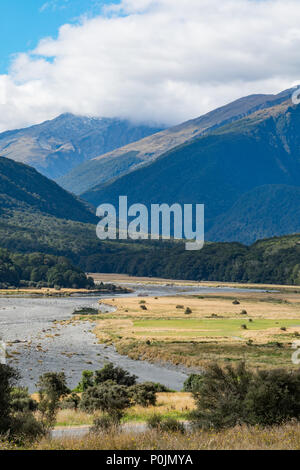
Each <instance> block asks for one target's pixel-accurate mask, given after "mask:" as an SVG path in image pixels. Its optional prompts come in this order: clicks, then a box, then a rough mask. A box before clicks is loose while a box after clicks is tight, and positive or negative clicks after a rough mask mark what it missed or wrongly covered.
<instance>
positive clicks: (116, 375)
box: [94, 363, 137, 387]
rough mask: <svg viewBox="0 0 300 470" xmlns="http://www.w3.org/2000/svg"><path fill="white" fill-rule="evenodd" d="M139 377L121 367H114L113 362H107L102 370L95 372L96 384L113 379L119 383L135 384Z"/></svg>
mask: <svg viewBox="0 0 300 470" xmlns="http://www.w3.org/2000/svg"><path fill="white" fill-rule="evenodd" d="M136 379H137V377H136V376H135V375H130V373H129V372H127V370H124V369H122V368H121V367H118V366H117V367H114V365H113V364H111V363H109V364H106V365H105V366H104V367H103V368H102V369H101V370H97V371H96V372H95V381H94V384H95V385H99V384H101V383H104V382H107V381H108V380H112V381H113V382H115V383H116V384H118V385H127V386H128V387H130V386H131V385H135V383H136Z"/></svg>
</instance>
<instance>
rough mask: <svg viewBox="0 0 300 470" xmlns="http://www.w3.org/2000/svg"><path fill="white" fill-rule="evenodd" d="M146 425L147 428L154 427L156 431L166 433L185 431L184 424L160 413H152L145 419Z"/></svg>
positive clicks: (182, 432)
mask: <svg viewBox="0 0 300 470" xmlns="http://www.w3.org/2000/svg"><path fill="white" fill-rule="evenodd" d="M147 426H148V428H149V429H155V430H157V431H161V432H166V433H175V432H180V433H181V434H184V433H185V427H184V424H183V423H181V422H180V421H178V420H177V419H175V418H163V417H162V416H161V415H158V414H153V415H152V416H150V418H148V420H147Z"/></svg>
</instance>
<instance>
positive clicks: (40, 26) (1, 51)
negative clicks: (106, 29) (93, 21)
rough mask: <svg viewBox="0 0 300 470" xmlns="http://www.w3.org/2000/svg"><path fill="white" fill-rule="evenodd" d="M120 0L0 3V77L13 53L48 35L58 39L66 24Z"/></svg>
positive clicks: (27, 47)
mask: <svg viewBox="0 0 300 470" xmlns="http://www.w3.org/2000/svg"><path fill="white" fill-rule="evenodd" d="M111 3H119V1H118V0H1V1H0V74H1V73H5V72H7V70H8V67H9V63H10V59H11V56H12V54H15V53H18V52H26V51H28V50H30V49H33V48H34V47H35V46H36V45H37V43H38V41H39V40H40V39H42V38H44V37H45V36H53V37H56V36H57V32H58V29H59V27H60V26H61V25H63V24H65V23H74V22H76V21H78V18H79V17H80V15H83V14H87V15H88V16H95V15H97V14H99V12H100V11H101V8H102V7H103V5H105V4H111Z"/></svg>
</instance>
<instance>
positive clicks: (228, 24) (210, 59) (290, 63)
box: [0, 0, 300, 130]
mask: <svg viewBox="0 0 300 470" xmlns="http://www.w3.org/2000/svg"><path fill="white" fill-rule="evenodd" d="M299 16H300V2H299V0H180V1H175V0H123V1H122V2H121V5H120V6H112V7H111V8H106V10H105V13H103V14H102V15H101V16H97V17H95V18H93V19H87V18H83V19H82V22H81V23H80V24H78V25H64V26H62V27H61V28H60V31H59V36H58V38H57V39H51V38H45V39H43V40H42V41H41V42H40V43H39V45H38V46H37V48H36V49H35V50H34V51H31V52H30V53H28V54H20V55H17V56H16V57H15V58H14V60H13V62H12V65H11V69H10V72H9V74H8V75H0V130H5V129H9V128H15V127H19V126H24V125H29V124H32V123H37V122H41V121H42V120H45V119H50V118H53V117H55V116H56V115H58V114H59V113H62V112H73V113H78V114H87V115H93V116H108V117H115V116H118V117H128V118H131V119H132V120H137V121H152V122H153V121H154V122H163V123H166V124H174V123H179V122H182V121H184V120H186V119H190V118H192V117H196V116H199V115H201V114H203V113H204V112H206V111H209V110H210V109H213V108H215V107H217V106H220V105H222V104H225V103H227V102H229V101H231V100H233V99H236V98H238V97H240V96H243V95H247V94H250V93H268V92H278V91H281V90H283V89H284V88H288V87H290V86H292V85H294V84H295V83H298V81H299V73H300V54H299V50H300V47H299V46H300V30H299Z"/></svg>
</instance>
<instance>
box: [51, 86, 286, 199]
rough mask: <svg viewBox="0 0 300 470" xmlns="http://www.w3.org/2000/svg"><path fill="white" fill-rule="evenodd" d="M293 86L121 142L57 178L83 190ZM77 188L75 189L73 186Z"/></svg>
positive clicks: (240, 115)
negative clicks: (132, 140) (133, 140)
mask: <svg viewBox="0 0 300 470" xmlns="http://www.w3.org/2000/svg"><path fill="white" fill-rule="evenodd" d="M290 94H291V92H290V90H287V91H284V92H282V93H279V94H278V95H250V96H247V97H244V98H241V99H238V100H236V101H234V102H233V103H229V104H228V105H226V106H222V107H221V108H218V109H216V110H214V111H211V112H210V113H207V114H205V115H204V116H200V117H198V118H196V119H192V120H190V121H187V122H184V123H182V124H180V125H178V126H174V127H171V128H169V129H166V130H163V131H161V132H158V133H155V134H152V135H150V136H149V137H145V138H144V139H141V140H139V141H137V142H133V143H131V144H128V145H126V146H125V147H122V146H119V147H120V148H117V149H116V150H113V151H111V152H109V153H106V154H103V155H101V156H97V157H95V158H93V159H91V160H89V161H87V162H85V163H83V164H81V165H79V166H77V167H75V168H74V169H73V170H71V171H70V172H69V173H67V174H66V175H65V176H64V177H62V178H60V179H59V180H58V182H59V184H61V185H62V186H63V187H64V188H65V189H68V190H69V191H73V192H75V193H76V194H81V193H84V192H86V191H88V190H89V189H91V188H92V187H93V186H97V185H102V184H103V183H106V182H107V181H109V180H110V179H111V178H117V177H120V176H122V175H123V174H125V173H128V172H129V171H133V170H135V169H136V168H138V167H140V166H142V165H144V164H148V163H151V162H153V161H154V160H155V159H156V158H158V157H160V156H161V155H163V154H164V153H166V152H168V151H170V150H172V149H174V148H176V147H177V146H178V145H181V144H183V143H186V142H189V141H192V140H193V139H195V138H197V137H199V136H202V135H205V134H208V133H209V132H211V131H213V130H214V129H217V128H219V127H222V126H224V125H225V124H228V123H231V122H234V121H236V120H238V119H241V118H243V117H245V116H247V115H249V114H251V113H253V112H255V111H257V110H259V109H265V108H268V107H271V106H273V105H275V104H279V103H281V102H283V101H285V100H286V99H287V98H288V97H290ZM74 188H75V189H74Z"/></svg>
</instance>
